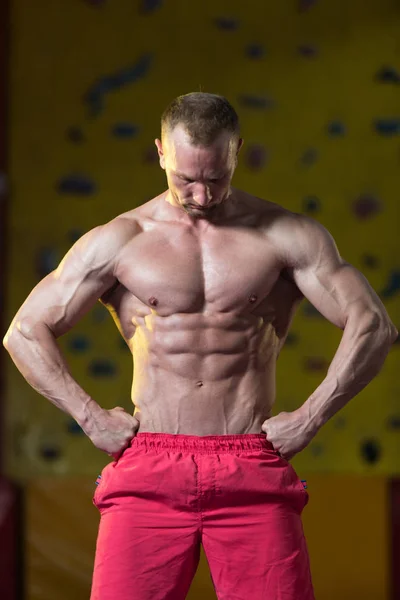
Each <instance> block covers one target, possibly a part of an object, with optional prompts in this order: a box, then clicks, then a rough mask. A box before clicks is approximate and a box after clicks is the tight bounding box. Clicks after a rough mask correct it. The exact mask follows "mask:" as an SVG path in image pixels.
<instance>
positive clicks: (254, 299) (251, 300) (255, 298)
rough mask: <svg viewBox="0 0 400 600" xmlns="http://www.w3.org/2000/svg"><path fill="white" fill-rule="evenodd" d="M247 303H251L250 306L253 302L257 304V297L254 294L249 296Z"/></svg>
mask: <svg viewBox="0 0 400 600" xmlns="http://www.w3.org/2000/svg"><path fill="white" fill-rule="evenodd" d="M249 302H251V303H252V304H254V302H257V296H256V295H255V294H251V296H249Z"/></svg>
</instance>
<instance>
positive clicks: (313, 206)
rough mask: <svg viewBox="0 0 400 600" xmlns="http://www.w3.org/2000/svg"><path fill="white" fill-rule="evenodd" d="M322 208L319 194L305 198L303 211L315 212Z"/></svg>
mask: <svg viewBox="0 0 400 600" xmlns="http://www.w3.org/2000/svg"><path fill="white" fill-rule="evenodd" d="M320 209H321V202H320V200H319V198H317V196H306V197H305V198H303V212H305V213H307V214H315V213H317V212H319V211H320Z"/></svg>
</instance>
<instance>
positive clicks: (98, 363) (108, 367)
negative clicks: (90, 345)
mask: <svg viewBox="0 0 400 600" xmlns="http://www.w3.org/2000/svg"><path fill="white" fill-rule="evenodd" d="M89 374H90V375H91V376H92V377H115V375H116V374H117V367H116V365H115V363H114V362H112V361H111V360H106V359H97V360H92V361H91V363H90V364H89Z"/></svg>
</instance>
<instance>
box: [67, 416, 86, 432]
mask: <svg viewBox="0 0 400 600" xmlns="http://www.w3.org/2000/svg"><path fill="white" fill-rule="evenodd" d="M67 431H68V433H71V434H72V435H82V434H83V433H84V431H83V429H82V427H81V426H80V425H78V423H77V422H76V421H75V419H70V420H69V421H68V423H67Z"/></svg>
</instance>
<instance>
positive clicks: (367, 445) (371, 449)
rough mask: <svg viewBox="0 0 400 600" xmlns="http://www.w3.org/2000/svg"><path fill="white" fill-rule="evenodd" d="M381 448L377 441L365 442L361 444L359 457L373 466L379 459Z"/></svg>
mask: <svg viewBox="0 0 400 600" xmlns="http://www.w3.org/2000/svg"><path fill="white" fill-rule="evenodd" d="M381 454H382V451H381V447H380V444H379V442H378V440H374V439H370V440H365V441H364V442H362V444H361V456H362V458H363V459H364V460H365V462H367V463H369V464H374V463H376V462H378V461H379V459H380V458H381Z"/></svg>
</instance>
